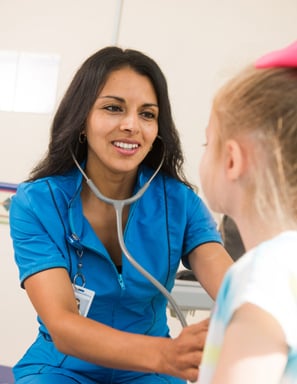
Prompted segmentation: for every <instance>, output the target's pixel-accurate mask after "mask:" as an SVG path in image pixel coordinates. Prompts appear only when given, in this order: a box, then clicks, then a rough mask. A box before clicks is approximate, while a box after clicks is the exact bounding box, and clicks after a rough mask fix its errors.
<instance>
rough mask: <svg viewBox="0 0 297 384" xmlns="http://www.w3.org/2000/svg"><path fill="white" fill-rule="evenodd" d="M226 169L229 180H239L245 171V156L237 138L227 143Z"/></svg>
mask: <svg viewBox="0 0 297 384" xmlns="http://www.w3.org/2000/svg"><path fill="white" fill-rule="evenodd" d="M225 151H226V152H225V155H226V156H225V167H226V168H225V169H226V175H227V178H228V179H229V180H233V181H235V180H237V179H238V178H239V177H240V176H241V175H242V173H243V171H244V156H243V151H242V148H241V146H240V145H239V143H238V141H236V140H233V139H232V140H227V141H226V143H225Z"/></svg>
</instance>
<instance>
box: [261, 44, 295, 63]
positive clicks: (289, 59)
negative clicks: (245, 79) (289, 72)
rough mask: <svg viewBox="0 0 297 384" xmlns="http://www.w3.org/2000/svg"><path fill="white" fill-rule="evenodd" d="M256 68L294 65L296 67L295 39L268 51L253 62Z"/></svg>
mask: <svg viewBox="0 0 297 384" xmlns="http://www.w3.org/2000/svg"><path fill="white" fill-rule="evenodd" d="M255 67H256V68H274V67H296V68H297V41H295V42H294V43H293V44H290V45H289V46H287V47H285V48H283V49H280V50H278V51H273V52H271V53H268V54H266V55H264V56H262V57H260V59H258V60H257V61H256V62H255Z"/></svg>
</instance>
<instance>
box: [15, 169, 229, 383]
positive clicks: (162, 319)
mask: <svg viewBox="0 0 297 384" xmlns="http://www.w3.org/2000/svg"><path fill="white" fill-rule="evenodd" d="M152 173H153V170H152V169H150V168H148V167H146V166H141V168H140V171H139V173H138V179H137V183H136V186H135V191H134V192H136V191H137V190H139V188H141V186H143V185H144V183H145V182H146V181H148V179H149V178H150V177H151V175H152ZM81 187H82V175H81V174H80V172H79V171H78V170H77V169H73V170H72V171H71V172H69V173H68V174H66V175H64V176H52V177H48V178H43V179H39V180H37V181H34V182H29V183H22V184H20V185H19V187H18V190H17V193H16V195H15V196H14V197H13V199H12V202H11V207H10V226H11V237H12V240H13V246H14V251H15V260H16V263H17V265H18V267H19V273H20V281H21V284H23V282H24V280H25V279H26V278H28V277H29V276H31V275H32V274H35V273H38V272H40V271H43V270H46V269H49V268H56V267H62V268H66V269H67V271H68V273H69V275H70V278H71V280H72V281H73V279H74V276H75V275H76V274H77V273H78V272H80V270H78V264H79V263H81V264H82V269H81V272H82V273H83V275H84V278H85V281H86V285H85V287H86V288H88V289H90V290H93V291H95V297H94V300H93V302H92V305H91V307H90V310H89V313H88V317H89V318H92V319H94V320H96V321H99V322H101V323H104V324H106V325H109V326H111V327H114V328H116V329H119V330H124V331H127V332H132V333H140V334H147V335H155V336H164V337H169V328H168V325H167V317H166V306H167V299H166V298H165V297H164V296H163V295H162V294H161V293H160V292H159V291H158V290H157V288H155V287H154V286H153V285H152V283H151V282H149V281H148V280H147V279H146V278H145V277H144V276H142V275H141V274H140V272H138V271H137V270H136V269H135V268H134V267H133V266H132V265H131V264H130V262H129V261H128V260H127V259H126V258H125V257H124V256H123V260H122V261H123V265H122V272H121V273H119V272H118V270H117V268H116V266H115V265H114V263H113V261H112V260H111V258H110V256H109V254H108V252H107V250H106V249H105V247H104V245H103V244H102V243H101V241H100V239H98V237H97V236H96V234H95V232H94V231H93V229H92V227H91V226H90V224H89V222H88V221H87V219H86V218H85V217H84V215H83V210H82V203H81V199H80V192H81ZM124 241H125V244H126V247H127V249H128V250H129V252H130V254H131V255H132V256H133V258H134V259H135V260H136V261H137V262H138V263H139V264H140V265H141V266H142V267H143V268H145V269H146V270H147V271H148V272H149V273H150V274H152V275H153V276H154V277H155V278H156V279H157V280H158V281H159V282H160V283H162V284H163V285H164V286H165V287H166V288H167V289H168V290H169V291H171V289H172V287H173V285H174V280H175V275H176V271H177V269H178V267H179V264H180V261H181V260H182V261H183V263H184V265H185V266H187V267H188V262H187V255H188V254H189V253H190V252H191V251H192V250H193V249H194V248H196V247H197V246H199V245H201V244H203V243H207V242H221V236H220V234H219V233H218V231H217V229H216V223H215V222H214V220H213V218H212V217H211V215H210V213H209V211H208V209H207V208H206V206H205V204H204V203H203V202H202V200H201V199H200V197H199V196H197V194H196V193H195V192H194V191H192V190H191V189H190V188H189V187H187V186H186V185H184V184H183V183H181V182H179V181H177V180H175V179H174V178H171V177H168V176H166V175H164V174H163V173H159V174H158V175H157V176H156V177H155V178H154V180H153V181H152V182H151V184H150V186H149V188H148V189H147V190H146V192H145V194H144V195H143V196H142V197H141V198H140V200H138V201H137V202H135V203H133V204H132V205H131V207H130V210H129V217H128V221H127V224H126V227H125V231H124ZM53 284H54V282H53ZM38 321H39V324H40V327H39V336H38V338H37V340H36V342H35V343H34V344H33V345H32V346H31V347H30V349H29V351H28V352H27V353H26V355H25V356H24V357H23V359H22V360H21V361H20V362H19V363H18V365H17V367H16V368H15V374H16V377H19V376H23V375H24V374H30V373H35V372H38V371H40V369H46V367H48V366H54V367H58V366H59V367H61V368H65V369H68V370H72V369H74V370H75V371H77V372H81V373H86V372H87V373H88V375H90V377H94V378H96V379H98V377H100V375H101V374H102V372H103V371H107V369H105V368H103V367H99V366H96V365H93V364H90V363H86V362H83V361H81V360H79V359H76V358H73V357H70V356H65V355H63V354H61V353H60V352H58V351H57V350H56V348H55V346H54V344H53V343H52V341H51V338H50V335H49V333H48V331H47V329H46V327H45V325H44V324H43V322H42V321H41V319H40V318H38Z"/></svg>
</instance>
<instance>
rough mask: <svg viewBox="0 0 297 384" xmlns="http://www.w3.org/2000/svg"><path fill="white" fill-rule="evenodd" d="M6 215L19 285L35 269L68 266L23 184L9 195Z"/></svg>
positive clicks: (39, 270) (36, 270) (35, 270)
mask: <svg viewBox="0 0 297 384" xmlns="http://www.w3.org/2000/svg"><path fill="white" fill-rule="evenodd" d="M40 209H46V207H45V206H44V207H39V210H40ZM9 216H10V220H9V222H10V235H11V238H12V241H13V248H14V257H15V261H16V264H17V266H18V268H19V277H20V281H21V285H22V286H23V282H24V280H25V279H26V278H27V277H29V276H31V275H33V274H35V273H37V272H41V271H43V270H46V269H50V268H55V267H56V268H57V267H64V268H67V262H66V260H65V258H64V256H63V255H62V253H61V251H60V250H59V248H58V247H57V244H56V243H55V242H54V240H53V237H51V236H50V234H49V233H48V232H47V231H46V229H45V227H44V225H43V224H42V222H41V221H40V219H39V218H38V216H37V214H36V212H35V211H34V210H33V208H32V204H31V202H30V198H29V197H28V196H27V194H26V190H25V189H24V188H23V187H22V186H20V187H19V188H18V191H17V193H16V195H15V196H14V197H13V198H12V201H11V206H10V212H9Z"/></svg>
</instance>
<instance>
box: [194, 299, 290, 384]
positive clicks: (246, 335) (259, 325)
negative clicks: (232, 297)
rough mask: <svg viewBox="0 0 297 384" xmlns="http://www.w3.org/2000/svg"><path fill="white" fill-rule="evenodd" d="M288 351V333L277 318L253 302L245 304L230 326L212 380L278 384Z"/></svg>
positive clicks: (216, 383)
mask: <svg viewBox="0 0 297 384" xmlns="http://www.w3.org/2000/svg"><path fill="white" fill-rule="evenodd" d="M287 354H288V347H287V345H286V341H285V335H284V333H283V330H282V328H281V326H280V324H279V323H278V322H277V321H276V320H275V318H274V317H272V316H271V315H270V314H269V313H268V312H266V311H264V310H262V309H261V308H260V307H258V306H256V305H254V304H250V303H246V304H243V305H242V306H241V307H240V308H239V309H238V310H237V311H236V312H235V314H234V316H233V318H232V320H231V322H230V325H229V326H228V328H227V331H226V334H225V338H224V343H223V347H222V350H221V354H220V357H219V362H218V365H217V369H216V371H215V375H214V378H213V381H212V382H211V383H212V384H238V383H240V384H251V383H253V384H266V383H267V384H268V383H269V384H277V383H279V382H280V378H281V376H282V374H283V371H284V368H285V365H286V362H287ZM201 384H203V383H201Z"/></svg>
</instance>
